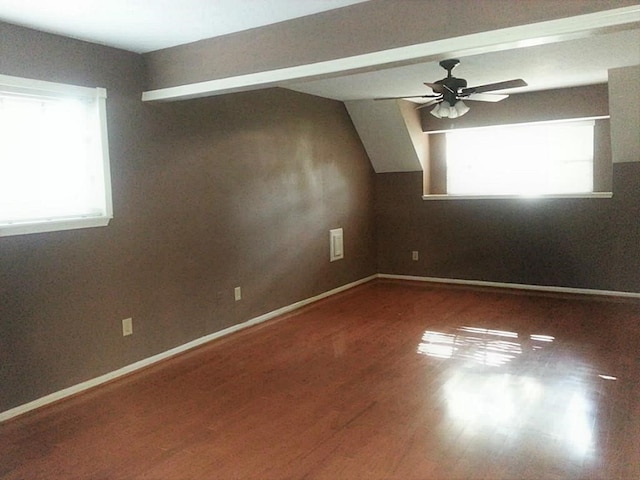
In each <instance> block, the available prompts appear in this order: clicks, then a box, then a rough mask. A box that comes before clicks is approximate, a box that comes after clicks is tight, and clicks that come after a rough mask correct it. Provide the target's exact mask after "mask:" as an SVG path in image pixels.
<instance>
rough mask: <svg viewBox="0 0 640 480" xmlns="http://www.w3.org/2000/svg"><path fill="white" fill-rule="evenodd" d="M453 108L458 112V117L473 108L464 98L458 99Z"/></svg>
mask: <svg viewBox="0 0 640 480" xmlns="http://www.w3.org/2000/svg"><path fill="white" fill-rule="evenodd" d="M453 108H454V109H455V110H456V112H457V113H458V117H461V116H462V115H464V114H465V113H467V112H468V111H469V110H471V109H470V108H469V107H468V106H467V105H466V104H465V103H464V102H463V101H462V100H458V101H457V102H456V104H455V105H454V107H453Z"/></svg>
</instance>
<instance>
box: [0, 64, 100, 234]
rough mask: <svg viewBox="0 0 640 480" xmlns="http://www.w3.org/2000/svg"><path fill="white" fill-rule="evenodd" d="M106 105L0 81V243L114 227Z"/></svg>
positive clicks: (81, 92)
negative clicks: (8, 238)
mask: <svg viewBox="0 0 640 480" xmlns="http://www.w3.org/2000/svg"><path fill="white" fill-rule="evenodd" d="M105 99H106V91H105V90H104V89H102V88H87V87H77V86H72V85H64V84H59V83H52V82H44V81H38V80H30V79H24V78H18V77H9V76H4V75H0V236H6V235H18V234H25V233H35V232H47V231H55V230H68V229H74V228H86V227H96V226H104V225H107V224H108V223H109V220H110V218H111V216H112V207H111V186H110V174H109V157H108V145H107V125H106V112H105Z"/></svg>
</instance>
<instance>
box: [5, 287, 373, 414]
mask: <svg viewBox="0 0 640 480" xmlns="http://www.w3.org/2000/svg"><path fill="white" fill-rule="evenodd" d="M376 277H377V275H371V276H370V277H366V278H363V279H361V280H357V281H355V282H351V283H348V284H346V285H342V286H341V287H337V288H334V289H333V290H329V291H328V292H324V293H321V294H320V295H316V296H314V297H311V298H307V299H305V300H301V301H299V302H296V303H293V304H291V305H287V306H285V307H282V308H279V309H277V310H274V311H272V312H268V313H265V314H264V315H260V316H258V317H255V318H252V319H250V320H247V321H246V322H243V323H240V324H238V325H233V326H231V327H228V328H225V329H224V330H220V331H218V332H214V333H212V334H210V335H205V336H204V337H200V338H197V339H195V340H192V341H191V342H188V343H185V344H183V345H179V346H177V347H175V348H172V349H170V350H167V351H165V352H162V353H158V354H157V355H153V356H151V357H148V358H145V359H142V360H140V361H138V362H135V363H132V364H130V365H127V366H125V367H122V368H119V369H118V370H115V371H113V372H109V373H105V374H104V375H100V376H99V377H96V378H92V379H91V380H87V381H85V382H82V383H78V384H76V385H73V386H71V387H68V388H65V389H63V390H59V391H57V392H54V393H51V394H49V395H46V396H44V397H41V398H38V399H36V400H33V401H31V402H29V403H25V404H23V405H18V406H17V407H14V408H12V409H10V410H5V411H4V412H0V422H4V421H6V420H9V419H10V418H13V417H17V416H18V415H22V414H23V413H27V412H29V411H31V410H35V409H36V408H40V407H44V406H45V405H48V404H50V403H53V402H56V401H58V400H62V399H63V398H67V397H70V396H71V395H75V394H77V393H80V392H83V391H85V390H88V389H90V388H93V387H97V386H98V385H101V384H103V383H106V382H109V381H111V380H114V379H116V378H118V377H122V376H124V375H127V374H129V373H132V372H135V371H136V370H140V369H142V368H145V367H148V366H150V365H153V364H154V363H157V362H160V361H161V360H165V359H167V358H171V357H173V356H175V355H177V354H179V353H182V352H186V351H187V350H191V349H193V348H196V347H199V346H200V345H204V344H205V343H208V342H211V341H212V340H215V339H217V338H220V337H224V336H226V335H229V334H231V333H235V332H237V331H239V330H243V329H245V328H249V327H252V326H254V325H257V324H259V323H262V322H266V321H267V320H271V319H272V318H275V317H278V316H280V315H284V314H285V313H289V312H291V311H293V310H297V309H298V308H302V307H304V306H306V305H309V304H311V303H314V302H317V301H318V300H322V299H323V298H327V297H330V296H332V295H335V294H337V293H340V292H344V291H345V290H349V289H350V288H353V287H356V286H358V285H361V284H363V283H366V282H369V281H371V280H374V279H375V278H376Z"/></svg>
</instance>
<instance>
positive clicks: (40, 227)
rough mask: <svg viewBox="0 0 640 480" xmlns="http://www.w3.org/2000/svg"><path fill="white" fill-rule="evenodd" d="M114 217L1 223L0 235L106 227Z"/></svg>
mask: <svg viewBox="0 0 640 480" xmlns="http://www.w3.org/2000/svg"><path fill="white" fill-rule="evenodd" d="M111 218H112V217H106V216H105V217H85V218H68V219H64V220H52V221H48V222H35V223H13V224H2V225H0V237H9V236H11V235H26V234H29V233H44V232H57V231H61V230H75V229H77V228H91V227H106V226H107V225H108V224H109V221H110V220H111Z"/></svg>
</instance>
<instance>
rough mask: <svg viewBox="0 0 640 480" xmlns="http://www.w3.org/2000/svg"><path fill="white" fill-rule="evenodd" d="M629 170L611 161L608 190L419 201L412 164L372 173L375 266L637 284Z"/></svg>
mask: <svg viewBox="0 0 640 480" xmlns="http://www.w3.org/2000/svg"><path fill="white" fill-rule="evenodd" d="M638 157H639V160H640V154H639V155H638ZM638 178H640V163H637V162H636V163H625V164H615V165H614V169H613V194H614V196H613V198H612V199H544V200H542V199H522V200H504V199H502V200H497V199H495V200H427V201H425V200H422V199H421V197H420V194H421V193H422V174H421V172H411V173H387V174H378V175H377V176H376V222H377V223H376V226H377V238H378V271H379V272H380V273H390V274H401V275H417V276H427V277H439V278H451V279H466V280H484V281H492V282H506V283H521V284H532V285H554V286H562V287H579V288H591V289H601V290H619V291H631V292H640V275H639V274H638V272H640V222H639V221H638V219H639V218H640V189H638ZM412 250H418V251H419V252H420V255H419V258H420V259H419V261H416V262H414V261H412V260H411V251H412Z"/></svg>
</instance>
